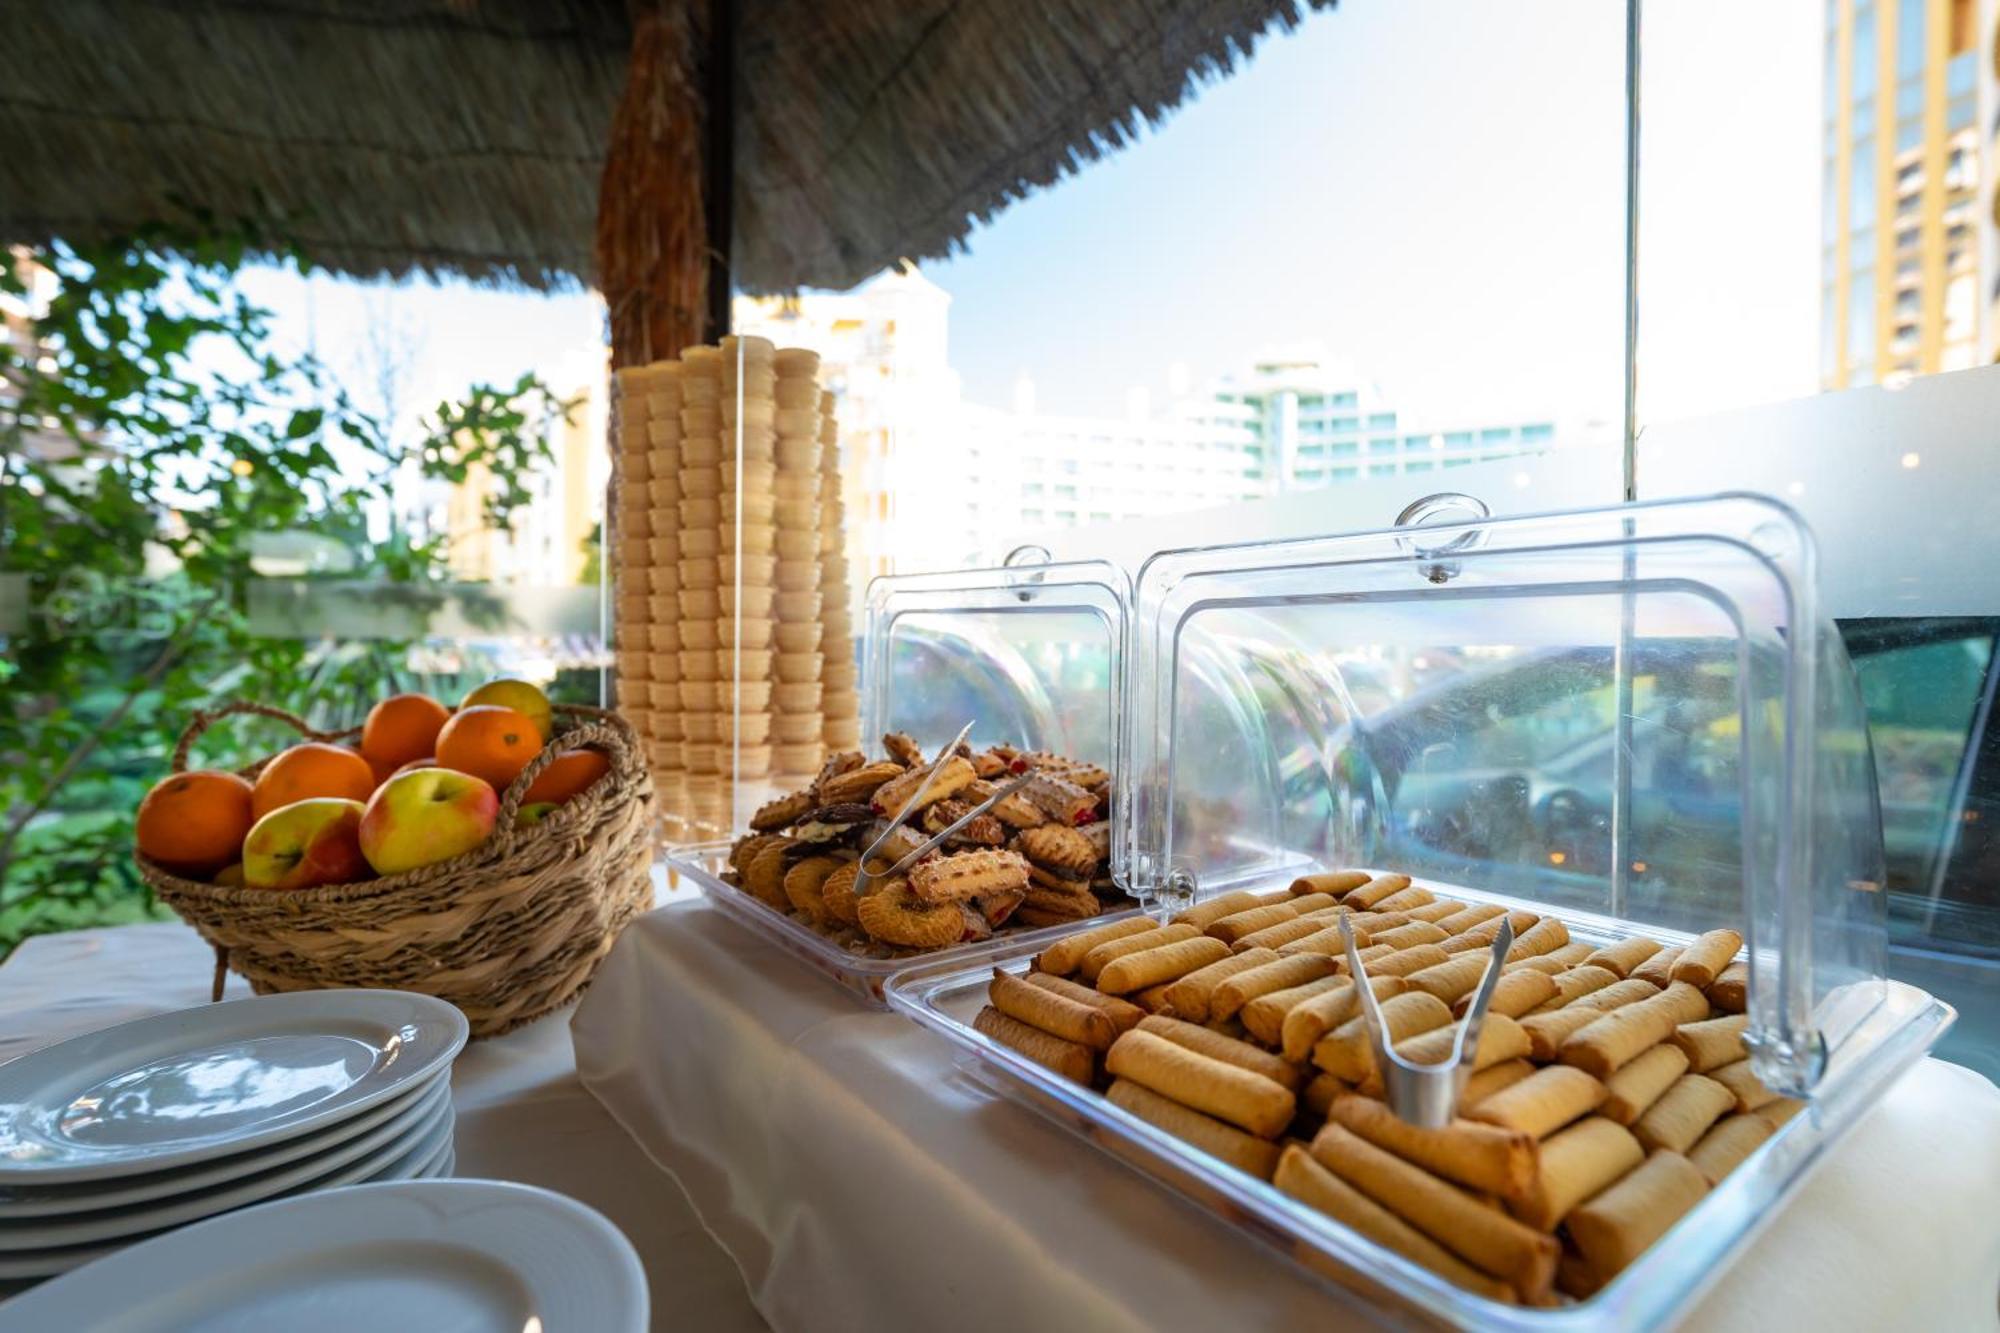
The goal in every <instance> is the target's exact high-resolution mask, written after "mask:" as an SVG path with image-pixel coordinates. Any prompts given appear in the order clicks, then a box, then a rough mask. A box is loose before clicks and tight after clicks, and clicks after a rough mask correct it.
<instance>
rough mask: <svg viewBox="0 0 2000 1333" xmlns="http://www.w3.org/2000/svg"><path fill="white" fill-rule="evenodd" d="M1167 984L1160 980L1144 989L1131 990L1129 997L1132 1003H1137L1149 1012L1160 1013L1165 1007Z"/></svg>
mask: <svg viewBox="0 0 2000 1333" xmlns="http://www.w3.org/2000/svg"><path fill="white" fill-rule="evenodd" d="M1168 984H1169V983H1167V982H1164V981H1162V982H1160V983H1159V984H1158V985H1156V986H1147V987H1145V988H1144V989H1141V990H1135V991H1133V992H1131V994H1130V996H1129V998H1130V999H1131V1001H1132V1003H1134V1004H1136V1005H1138V1006H1139V1007H1140V1008H1141V1009H1144V1010H1145V1011H1146V1012H1147V1013H1149V1014H1157V1013H1161V1012H1163V1011H1164V1010H1165V1009H1166V1007H1167V986H1168Z"/></svg>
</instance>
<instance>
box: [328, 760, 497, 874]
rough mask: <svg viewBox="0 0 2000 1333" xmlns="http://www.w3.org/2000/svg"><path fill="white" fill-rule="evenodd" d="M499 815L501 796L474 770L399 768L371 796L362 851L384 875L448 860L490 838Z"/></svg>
mask: <svg viewBox="0 0 2000 1333" xmlns="http://www.w3.org/2000/svg"><path fill="white" fill-rule="evenodd" d="M499 819H500V798H499V797H498V796H497V795H495V794H494V791H493V788H491V787H490V786H488V785H487V784H486V783H484V782H482V781H480V780H479V779H478V778H475V777H473V776H472V775H471V774H469V773H460V772H459V771H458V770H456V769H451V768H419V769H414V770H412V771H410V772H408V773H399V774H397V775H396V776H395V777H392V778H390V779H389V780H388V781H387V782H385V783H383V784H382V786H381V787H380V788H379V789H378V790H377V791H376V793H375V794H374V795H373V796H371V797H369V798H368V808H367V810H366V811H364V812H363V813H362V816H361V854H362V855H363V856H366V857H367V858H368V864H369V865H371V866H374V867H375V869H376V872H377V873H379V874H383V875H394V874H397V873H399V872H401V871H404V870H414V869H416V868H417V867H418V866H427V865H430V864H432V863H433V862H437V861H449V860H450V859H451V858H452V857H454V856H460V855H463V854H464V853H466V852H469V851H471V850H472V849H473V848H474V847H477V846H478V845H479V844H480V843H482V842H485V841H486V839H487V837H488V836H490V835H491V834H492V832H493V826H494V825H495V824H496V823H498V822H499Z"/></svg>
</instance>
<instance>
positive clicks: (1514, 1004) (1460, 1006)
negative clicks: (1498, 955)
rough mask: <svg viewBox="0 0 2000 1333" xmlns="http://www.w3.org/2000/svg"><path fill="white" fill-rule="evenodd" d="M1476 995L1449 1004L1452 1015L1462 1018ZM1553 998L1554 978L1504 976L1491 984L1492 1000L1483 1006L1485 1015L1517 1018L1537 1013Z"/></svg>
mask: <svg viewBox="0 0 2000 1333" xmlns="http://www.w3.org/2000/svg"><path fill="white" fill-rule="evenodd" d="M1475 993H1476V992H1467V993H1466V994H1464V995H1461V996H1459V997H1458V998H1457V999H1456V1000H1453V1001H1452V1003H1451V1011H1452V1013H1454V1014H1456V1015H1458V1016H1459V1017H1460V1018H1463V1017H1465V1015H1466V1013H1467V1011H1469V1010H1470V1009H1471V1008H1472V997H1473V994H1475ZM1555 994H1556V981H1555V978H1554V977H1552V976H1550V975H1549V974H1548V973H1546V972H1533V971H1528V972H1507V973H1504V974H1502V976H1501V978H1500V980H1499V981H1497V982H1495V983H1494V986H1493V998H1492V999H1491V1000H1490V1001H1488V1002H1487V1006H1486V1012H1487V1013H1489V1014H1505V1015H1507V1017H1509V1018H1519V1017H1521V1016H1522V1015H1523V1014H1528V1013H1532V1012H1534V1011H1535V1010H1536V1009H1539V1008H1540V1007H1541V1006H1542V1005H1543V1004H1545V1003H1546V1002H1547V1001H1549V1000H1550V999H1552V998H1553V997H1554V996H1555Z"/></svg>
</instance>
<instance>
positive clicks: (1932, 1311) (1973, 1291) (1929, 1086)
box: [571, 902, 2000, 1333]
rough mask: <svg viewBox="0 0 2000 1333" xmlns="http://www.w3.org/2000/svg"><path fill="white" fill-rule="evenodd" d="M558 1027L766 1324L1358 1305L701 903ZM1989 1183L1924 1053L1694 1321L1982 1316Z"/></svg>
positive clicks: (1999, 1239) (1347, 1317) (1750, 1323)
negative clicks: (568, 1032)
mask: <svg viewBox="0 0 2000 1333" xmlns="http://www.w3.org/2000/svg"><path fill="white" fill-rule="evenodd" d="M571 1029H572V1031H573V1033H574V1037H575V1049H576V1062H577V1070H578V1073H579V1074H580V1076H581V1077H582V1080H583V1082H584V1084H585V1085H586V1086H587V1087H588V1088H589V1089H590V1090H591V1091H592V1092H593V1093H595V1094H596V1095H597V1097H598V1098H599V1099H600V1100H601V1101H602V1102H603V1103H604V1105H605V1107H606V1108H607V1109H609V1111H610V1112H611V1114H612V1115H613V1116H614V1117H616V1119H617V1120H618V1122H619V1123H620V1124H621V1125H623V1126H624V1127H625V1129H626V1131H627V1132H628V1133H630V1134H631V1135H632V1137H633V1138H634V1139H636V1140H637V1141H638V1142H639V1143H640V1144H641V1145H642V1146H643V1147H644V1149H645V1150H646V1153H647V1154H648V1155H649V1156H650V1157H651V1158H652V1159H653V1161H654V1162H656V1163H658V1164H659V1165H660V1166H662V1167H664V1168H665V1169H666V1170H667V1171H669V1172H671V1173H672V1174H673V1176H674V1177H675V1178H676V1179H677V1180H678V1181H679V1182H680V1184H681V1185H682V1187H683V1188H684V1189H685V1190H686V1192H687V1195H688V1196H689V1197H690V1198H691V1199H692V1200H693V1204H694V1209H695V1212H696V1213H697V1214H698V1215H699V1217H700V1219H701V1221H702V1224H703V1225H704V1226H705V1227H706V1228H707V1229H708V1231H709V1232H710V1233H711V1234H712V1235H713V1236H714V1237H715V1238H716V1239H717V1240H718V1241H720V1242H721V1244H722V1246H723V1247H724V1248H725V1249H726V1250H727V1251H728V1252H729V1253H730V1255H732V1256H733V1257H734V1258H735V1260H736V1263H737V1264H738V1265H739V1266H740V1267H741V1269H742V1272H743V1276H744V1279H745V1281H746V1282H747V1283H748V1285H749V1288H750V1293H751V1298H752V1300H753V1301H754V1302H755V1303H756V1306H757V1308H758V1309H759V1310H760V1311H761V1312H762V1313H763V1314H764V1316H765V1317H766V1318H767V1319H768V1320H769V1321H770V1322H771V1324H772V1325H773V1326H775V1327H778V1328H834V1327H839V1328H847V1327H870V1326H876V1327H888V1328H923V1327H944V1326H952V1327H958V1328H996V1329H997V1328H1002V1327H1012V1328H1023V1327H1027V1328H1034V1327H1043V1328H1062V1329H1074V1328H1094V1329H1130V1330H1134V1331H1135V1333H1136V1331H1137V1330H1147V1329H1165V1328H1221V1327H1315V1328H1347V1327H1364V1326H1369V1324H1370V1321H1369V1319H1368V1317H1367V1315H1366V1312H1365V1311H1363V1310H1361V1309H1360V1308H1358V1307H1356V1306H1353V1305H1351V1304H1343V1303H1342V1302H1341V1301H1340V1299H1339V1298H1337V1297H1334V1296H1330V1295H1329V1294H1328V1293H1327V1290H1326V1289H1325V1288H1323V1287H1321V1286H1319V1285H1317V1284H1316V1283H1314V1282H1312V1281H1310V1280H1308V1279H1307V1278H1305V1277H1303V1276H1302V1275H1301V1274H1300V1272H1299V1271H1298V1270H1297V1269H1295V1268H1293V1267H1292V1266H1291V1265H1289V1264H1288V1263H1286V1262H1285V1261H1283V1260H1281V1259H1278V1258H1276V1257H1274V1256H1273V1255H1271V1254H1270V1253H1269V1252H1267V1251H1265V1250H1263V1249H1262V1248H1260V1247H1258V1246H1257V1245H1255V1244H1254V1243H1252V1242H1251V1241H1249V1240H1247V1239H1244V1238H1241V1237H1238V1236H1235V1235H1233V1234H1231V1233H1230V1232H1229V1231H1228V1229H1226V1228H1225V1227H1223V1226H1221V1225H1220V1224H1218V1223H1216V1222H1214V1221H1212V1220H1210V1219H1209V1218H1207V1217H1206V1216H1204V1215H1203V1214H1200V1213H1198V1212H1196V1211H1195V1210H1194V1209H1192V1208H1191V1207H1188V1206H1187V1205H1185V1204H1183V1203H1181V1202H1180V1201H1178V1200H1176V1199H1174V1198H1173V1197H1171V1196H1170V1195H1168V1194H1167V1193H1166V1192H1164V1191H1163V1190H1161V1189H1160V1188H1159V1187H1157V1186H1155V1185H1153V1184H1152V1183H1150V1182H1149V1181H1146V1180H1143V1179H1141V1178H1140V1177H1138V1176H1137V1175H1135V1174H1133V1173H1132V1172H1130V1171H1128V1170H1127V1169H1125V1168H1124V1167H1122V1166H1120V1165H1119V1164H1117V1163H1116V1162H1114V1161H1112V1160H1111V1159H1110V1158H1108V1157H1105V1156H1104V1155H1102V1154H1100V1153H1098V1152H1096V1151H1095V1150H1093V1149H1091V1148H1089V1147H1088V1146H1086V1145H1085V1144H1083V1143H1082V1142H1080V1141H1079V1140H1077V1139H1075V1138H1073V1137H1071V1136H1070V1135H1068V1134H1066V1133H1065V1132H1064V1131H1062V1130H1060V1129H1058V1128H1056V1127H1055V1126H1053V1125H1051V1124H1050V1123H1048V1122H1047V1121H1045V1120H1043V1119H1042V1118H1040V1117H1039V1116H1037V1115H1035V1114H1034V1113H1032V1112H1030V1111H1028V1110H1025V1109H1023V1108H1021V1107H1019V1106H1016V1105H1014V1104H1013V1103H1011V1102H1008V1101H1005V1100H1003V1099H1001V1098H1000V1097H999V1096H998V1095H997V1094H995V1093H993V1092H990V1091H988V1090H987V1089H986V1088H985V1087H983V1086H982V1085H980V1084H978V1083H976V1082H975V1081H973V1080H972V1079H971V1077H970V1076H969V1075H967V1074H966V1073H964V1072H963V1071H960V1070H957V1069H956V1068H954V1066H953V1064H952V1062H951V1057H950V1054H949V1053H948V1051H947V1048H946V1047H945V1046H944V1045H943V1044H942V1043H941V1042H940V1041H939V1040H938V1039H937V1038H935V1037H933V1036H931V1035H930V1034H928V1033H926V1032H924V1031H922V1030H921V1029H919V1028H917V1027H916V1026H915V1025H914V1024H912V1023H910V1022H909V1021H907V1020H905V1019H903V1018H901V1017H900V1016H897V1015H894V1014H886V1013H879V1012H874V1011H870V1010H866V1009H863V1008H861V1007H860V1006H859V1005H858V1004H857V1003H855V1002H854V1001H853V1000H852V999H850V998H849V997H848V996H847V995H846V994H845V993H843V992H842V991H840V990H838V989H836V988H835V987H834V986H832V985H831V984H829V983H828V982H826V981H824V980H821V979H820V978H819V977H818V976H816V975H814V974H812V973H810V972H807V971H805V970H803V969H802V968H800V967H798V966H797V965H795V964H794V963H793V962H792V961H791V960H790V959H789V958H788V957H787V956H785V955H783V954H781V953H779V952H778V951H777V950H776V949H774V948H773V947H771V946H770V945H768V944H766V943H764V942H763V941H761V940H760V939H758V938H757V937H755V936H754V935H752V934H750V933H749V932H747V931H745V930H744V929H743V928H741V927H740V926H737V925H735V924H734V923H732V922H730V921H729V920H727V919H726V918H724V917H723V916H722V914H721V913H719V912H717V911H716V910H714V909H713V908H711V907H708V906H707V905H705V904H703V903H698V902H689V903H679V904H675V905H673V906H669V907H666V908H663V909H661V910H658V911H655V912H654V913H652V914H651V915H649V916H646V917H642V918H640V919H639V920H638V921H637V922H635V923H634V924H633V925H632V926H631V927H629V928H628V929H627V930H626V932H625V935H624V937H623V938H622V939H621V940H620V941H619V943H618V946H617V947H616V949H615V950H614V951H613V952H612V954H611V956H610V958H609V959H608V960H607V962H606V964H605V966H604V968H603V970H602V971H601V972H600V974H599V976H598V979H597V981H596V983H595V984H594V985H593V987H592V988H591V990H590V991H589V993H588V994H586V996H585V997H584V1000H583V1002H582V1004H581V1005H580V1006H579V1008H578V1010H577V1012H576V1014H575V1016H574V1018H573V1019H572V1021H571ZM1996 1195H2000V1090H1996V1089H1995V1088H1994V1086H1993V1085H1992V1084H1991V1083H1990V1082H1988V1081H1987V1080H1986V1079H1984V1078H1982V1077H1980V1076H1979V1075H1977V1074H1974V1073H1972V1072H1971V1071H1969V1070H1966V1069H1963V1068H1961V1067H1959V1066H1956V1065H1951V1064H1946V1063H1943V1062H1940V1061H1934V1060H1932V1061H1925V1062H1924V1063H1923V1064H1922V1065H1921V1066H1919V1067H1918V1068H1917V1069H1915V1070H1913V1071H1912V1072H1911V1073H1910V1074H1909V1075H1908V1076H1907V1077H1905V1078H1904V1079H1903V1080H1902V1082H1901V1083H1900V1084H1898V1085H1897V1087H1896V1088H1895V1089H1894V1090H1892V1092H1891V1093H1890V1094H1889V1095H1888V1096H1887V1097H1886V1098H1885V1100H1884V1101H1883V1103H1882V1104H1881V1105H1880V1106H1878V1107H1877V1108H1876V1109H1875V1111H1874V1112H1873V1113H1872V1114H1871V1115H1870V1117H1869V1118H1868V1120H1867V1121H1866V1122H1865V1123H1864V1124H1862V1125H1861V1126H1859V1127H1858V1128H1856V1129H1855V1130H1854V1132H1853V1133H1852V1134H1851V1135H1849V1136H1848V1138H1847V1139H1845V1140H1844V1141H1843V1142H1842V1144H1841V1145H1840V1147H1839V1148H1838V1149H1837V1151H1836V1154H1835V1156H1834V1159H1833V1160H1832V1161H1830V1162H1828V1163H1826V1164H1824V1166H1823V1167H1822V1168H1821V1170H1820V1171H1819V1172H1818V1173H1817V1174H1816V1175H1814V1176H1813V1178H1812V1179H1811V1180H1810V1181H1809V1182H1808V1184H1807V1185H1806V1187H1805V1188H1804V1189H1803V1190H1802V1191H1801V1192H1800V1194H1799V1195H1798V1196H1797V1197H1796V1198H1795V1199H1794V1200H1793V1201H1792V1203H1791V1205H1790V1206H1789V1207H1788V1208H1787V1210H1786V1211H1785V1213H1784V1214H1783V1216H1782V1217H1781V1218H1779V1219H1778V1220H1776V1221H1775V1222H1774V1223H1772V1224H1771V1225H1770V1227H1769V1228H1768V1229H1767V1230H1766V1231H1765V1232H1764V1233H1763V1234H1762V1235H1761V1236H1760V1237H1759V1238H1758V1239H1757V1240H1756V1241H1755V1242H1754V1244H1753V1246H1752V1252H1751V1253H1750V1254H1748V1255H1746V1256H1744V1257H1743V1258H1741V1259H1739V1260H1738V1261H1737V1263H1736V1264H1735V1265H1734V1266H1733V1267H1732V1268H1731V1269H1730V1271H1729V1272H1728V1273H1727V1274H1726V1275H1725V1276H1724V1277H1723V1279H1722V1280H1721V1282H1720V1284H1719V1285H1718V1286H1717V1287H1716V1289H1715V1290H1714V1291H1713V1292H1711V1293H1710V1294H1709V1295H1708V1297H1707V1298H1706V1299H1704V1300H1703V1301H1702V1302H1701V1303H1700V1304H1699V1305H1697V1306H1696V1307H1695V1312H1694V1314H1693V1315H1692V1317H1691V1318H1690V1320H1689V1321H1688V1326H1689V1327H1699V1328H1729V1329H1737V1328H1740V1329H1751V1328H1757V1327H1765V1326H1768V1325H1769V1324H1770V1322H1771V1320H1772V1318H1773V1316H1774V1313H1775V1312H1778V1311H1782V1317H1783V1319H1784V1321H1785V1322H1786V1323H1787V1324H1790V1325H1795V1326H1797V1327H1801V1328H1813V1329H1819V1330H1827V1329H1846V1328H1852V1329H1878V1328H1889V1327H1901V1328H1939V1329H1942V1328H1952V1329H1967V1328H1990V1327H1994V1326H1996V1323H2000V1320H1997V1319H1996V1298H2000V1221H1996V1220H1995V1218H1994V1215H1993V1210H1992V1200H1993V1199H1994V1198H1995V1197H1996ZM670 1206H671V1205H670V1204H669V1203H667V1202H663V1203H662V1205H661V1207H662V1210H663V1211H667V1210H668V1209H669V1207H670ZM621 1220H622V1219H621Z"/></svg>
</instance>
